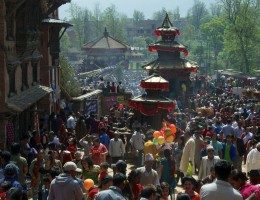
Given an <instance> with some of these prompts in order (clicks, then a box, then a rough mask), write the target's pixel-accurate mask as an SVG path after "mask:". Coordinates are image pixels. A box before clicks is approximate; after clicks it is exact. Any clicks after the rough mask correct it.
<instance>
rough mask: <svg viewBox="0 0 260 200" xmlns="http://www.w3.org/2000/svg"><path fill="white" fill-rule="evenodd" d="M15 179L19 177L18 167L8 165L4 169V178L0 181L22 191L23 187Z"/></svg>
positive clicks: (11, 164)
mask: <svg viewBox="0 0 260 200" xmlns="http://www.w3.org/2000/svg"><path fill="white" fill-rule="evenodd" d="M15 177H17V166H16V165H15V164H13V163H10V164H7V165H6V166H5V168H4V178H2V179H0V184H2V183H3V182H4V181H9V182H10V183H11V185H12V187H14V188H18V189H19V190H20V191H22V190H23V187H22V185H21V184H20V183H19V182H18V181H17V179H16V178H15Z"/></svg>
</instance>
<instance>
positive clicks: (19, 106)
mask: <svg viewBox="0 0 260 200" xmlns="http://www.w3.org/2000/svg"><path fill="white" fill-rule="evenodd" d="M51 92H52V89H51V88H49V87H46V86H42V85H37V86H34V87H32V88H30V89H28V90H25V91H24V92H22V93H21V94H19V95H15V96H13V97H11V98H9V99H8V100H7V102H6V103H7V106H8V107H9V108H11V109H12V110H15V111H17V112H22V111H24V110H25V109H27V108H29V107H30V106H32V105H33V104H35V103H36V102H37V101H39V100H40V99H42V98H43V97H45V96H46V95H47V94H49V93H51Z"/></svg>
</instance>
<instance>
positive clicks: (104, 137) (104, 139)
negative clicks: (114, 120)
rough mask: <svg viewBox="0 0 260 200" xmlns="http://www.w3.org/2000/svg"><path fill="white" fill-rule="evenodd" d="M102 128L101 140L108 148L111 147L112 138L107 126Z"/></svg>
mask: <svg viewBox="0 0 260 200" xmlns="http://www.w3.org/2000/svg"><path fill="white" fill-rule="evenodd" d="M100 130H101V135H100V136H99V142H100V143H102V144H103V145H105V146H106V148H107V149H109V143H110V138H109V136H108V135H107V133H106V128H105V127H102V128H101V129H100Z"/></svg>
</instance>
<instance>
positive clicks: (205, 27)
mask: <svg viewBox="0 0 260 200" xmlns="http://www.w3.org/2000/svg"><path fill="white" fill-rule="evenodd" d="M224 29H225V20H224V18H215V19H213V20H211V21H210V22H207V23H205V24H202V25H201V35H202V38H204V40H206V41H207V42H209V44H210V46H211V47H212V49H213V52H214V61H215V62H214V68H215V69H218V54H219V52H220V51H221V50H222V49H223V42H224Z"/></svg>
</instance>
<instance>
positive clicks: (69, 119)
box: [67, 113, 76, 133]
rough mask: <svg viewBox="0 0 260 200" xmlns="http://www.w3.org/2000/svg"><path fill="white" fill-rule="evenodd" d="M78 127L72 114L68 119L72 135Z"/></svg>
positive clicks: (68, 126)
mask: <svg viewBox="0 0 260 200" xmlns="http://www.w3.org/2000/svg"><path fill="white" fill-rule="evenodd" d="M75 126H76V120H75V119H74V117H73V115H72V113H70V115H69V117H68V119H67V129H68V131H69V132H70V133H72V132H73V130H74V128H75Z"/></svg>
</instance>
